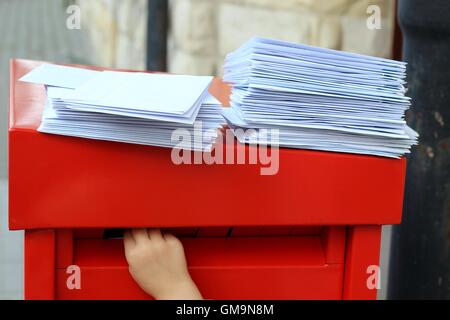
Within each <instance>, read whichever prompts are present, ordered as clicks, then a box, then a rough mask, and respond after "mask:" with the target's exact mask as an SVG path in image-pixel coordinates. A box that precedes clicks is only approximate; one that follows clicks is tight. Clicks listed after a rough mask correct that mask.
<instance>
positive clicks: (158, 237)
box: [148, 228, 164, 241]
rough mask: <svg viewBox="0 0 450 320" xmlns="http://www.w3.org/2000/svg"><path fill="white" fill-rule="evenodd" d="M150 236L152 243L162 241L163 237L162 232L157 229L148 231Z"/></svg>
mask: <svg viewBox="0 0 450 320" xmlns="http://www.w3.org/2000/svg"><path fill="white" fill-rule="evenodd" d="M148 236H149V238H150V240H152V241H162V240H164V239H163V236H162V234H161V230H160V229H157V228H153V229H148Z"/></svg>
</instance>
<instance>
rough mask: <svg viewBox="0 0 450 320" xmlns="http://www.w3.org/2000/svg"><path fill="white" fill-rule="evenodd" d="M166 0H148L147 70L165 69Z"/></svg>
mask: <svg viewBox="0 0 450 320" xmlns="http://www.w3.org/2000/svg"><path fill="white" fill-rule="evenodd" d="M167 25H168V0H148V24H147V70H152V71H167Z"/></svg>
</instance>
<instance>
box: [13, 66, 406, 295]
mask: <svg viewBox="0 0 450 320" xmlns="http://www.w3.org/2000/svg"><path fill="white" fill-rule="evenodd" d="M38 65H39V62H36V61H27V60H13V61H12V62H11V84H10V85H11V95H10V99H11V100H10V122H9V226H10V229H12V230H19V229H22V230H25V271H24V272H25V298H26V299H141V298H142V299H146V298H150V297H149V296H147V295H146V294H145V293H144V292H143V291H142V290H141V289H140V288H139V287H138V286H137V284H135V282H134V281H133V280H132V278H131V276H130V275H129V273H128V267H127V264H126V261H125V257H124V252H123V244H122V240H121V239H117V238H116V236H111V234H114V233H115V231H116V230H115V229H123V228H132V227H161V228H170V229H171V231H173V232H174V233H175V234H177V235H178V236H179V237H180V238H181V239H182V242H183V244H184V246H185V251H186V256H187V262H188V266H189V269H190V272H191V275H192V277H193V279H194V280H195V282H196V283H197V284H198V286H199V288H200V291H201V292H202V294H203V295H204V297H205V298H208V299H373V298H376V289H374V288H373V286H371V285H368V284H371V280H370V279H371V278H370V277H372V278H373V277H374V276H376V274H374V272H376V270H377V268H376V267H375V268H374V267H373V266H378V264H379V251H380V235H381V225H382V224H396V223H399V222H400V220H401V212H402V201H403V187H404V177H405V166H406V161H405V159H400V160H396V159H388V158H381V157H374V156H364V155H351V154H344V153H332V152H321V151H307V150H295V149H287V148H286V149H285V148H281V149H280V152H279V171H278V173H277V174H275V175H268V176H264V175H261V174H260V169H261V165H260V164H233V165H219V164H215V165H209V164H197V165H187V164H186V165H183V164H182V165H176V164H174V163H173V162H172V161H171V150H170V149H165V148H158V147H150V146H141V145H132V144H125V143H116V142H107V141H96V140H89V139H81V138H74V137H65V136H58V135H50V134H43V133H39V132H38V131H36V128H37V127H38V126H39V124H40V119H41V113H42V109H43V106H44V101H45V92H44V88H43V87H42V86H40V85H33V84H29V83H23V82H19V81H18V79H19V78H20V77H21V76H22V75H24V74H26V73H27V72H29V71H30V70H31V69H33V68H34V67H36V66H38ZM210 91H211V92H212V93H213V94H215V95H216V96H218V98H219V99H221V100H222V101H226V100H227V94H228V92H229V90H228V88H227V86H226V85H225V84H223V83H221V82H220V80H218V79H216V80H215V81H214V83H213V85H212V87H211V89H210ZM223 147H224V148H228V149H231V150H234V149H235V148H236V145H235V144H224V146H223ZM245 148H246V151H247V152H250V151H251V150H250V149H251V148H255V147H254V146H245ZM228 151H230V150H228ZM71 265H77V266H79V267H80V272H81V274H80V276H81V277H80V280H81V288H80V289H76V288H74V289H70V288H69V287H68V286H67V285H66V281H67V278H68V276H69V274H68V273H67V272H66V270H67V267H68V266H71Z"/></svg>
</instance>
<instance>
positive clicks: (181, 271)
mask: <svg viewBox="0 0 450 320" xmlns="http://www.w3.org/2000/svg"><path fill="white" fill-rule="evenodd" d="M124 244H125V256H126V258H127V261H128V264H129V270H130V273H131V275H132V277H133V278H134V280H135V281H136V282H137V283H138V284H139V286H140V287H141V288H142V289H143V290H144V291H145V292H147V293H148V294H150V295H151V296H153V297H154V298H155V299H180V300H181V299H192V300H194V299H202V296H201V294H200V292H199V291H198V289H197V286H196V285H195V283H194V282H193V281H192V279H191V277H190V275H189V272H188V270H187V265H186V258H185V256H184V250H183V245H182V244H181V242H180V241H179V240H178V239H177V238H176V237H175V236H173V235H171V234H164V235H162V234H161V231H160V230H159V229H149V230H147V229H134V230H131V231H127V232H125V236H124Z"/></svg>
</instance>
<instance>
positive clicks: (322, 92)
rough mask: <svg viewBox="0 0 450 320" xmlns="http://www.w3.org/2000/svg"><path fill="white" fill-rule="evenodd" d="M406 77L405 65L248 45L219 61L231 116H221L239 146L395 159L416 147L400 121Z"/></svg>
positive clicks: (295, 47)
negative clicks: (271, 146) (227, 88)
mask: <svg viewBox="0 0 450 320" xmlns="http://www.w3.org/2000/svg"><path fill="white" fill-rule="evenodd" d="M405 69H406V66H405V63H404V62H399V61H393V60H388V59H382V58H376V57H370V56H365V55H360V54H354V53H349V52H342V51H335V50H330V49H324V48H318V47H312V46H307V45H299V44H293V43H289V42H284V41H278V40H271V39H265V38H253V39H251V40H249V41H248V42H246V43H245V44H244V45H242V46H241V47H240V48H238V49H237V50H236V51H234V52H232V53H230V54H228V55H227V57H226V60H225V65H224V80H225V81H226V82H230V83H231V84H232V94H231V108H230V109H224V110H223V111H222V112H223V115H224V117H225V119H226V120H227V122H228V124H229V126H230V127H231V128H232V129H233V130H234V131H235V135H236V136H237V138H238V140H239V141H240V142H243V143H260V144H278V145H280V146H286V147H292V148H302V149H317V150H326V151H337V152H348V153H359V154H370V155H378V156H386V157H394V158H398V157H400V156H402V155H404V154H406V153H409V150H410V148H411V145H413V144H417V139H418V134H417V133H416V132H414V131H413V130H412V129H411V128H409V127H408V126H407V125H406V122H405V119H404V114H405V111H406V110H407V109H408V108H409V106H410V99H409V98H408V97H407V96H405V91H406V90H405V87H404V85H405ZM239 128H241V129H244V130H237V129H239ZM245 129H254V130H245ZM263 129H266V130H263ZM273 129H278V130H277V131H274V130H273ZM277 132H278V133H277ZM262 133H264V134H262Z"/></svg>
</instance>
